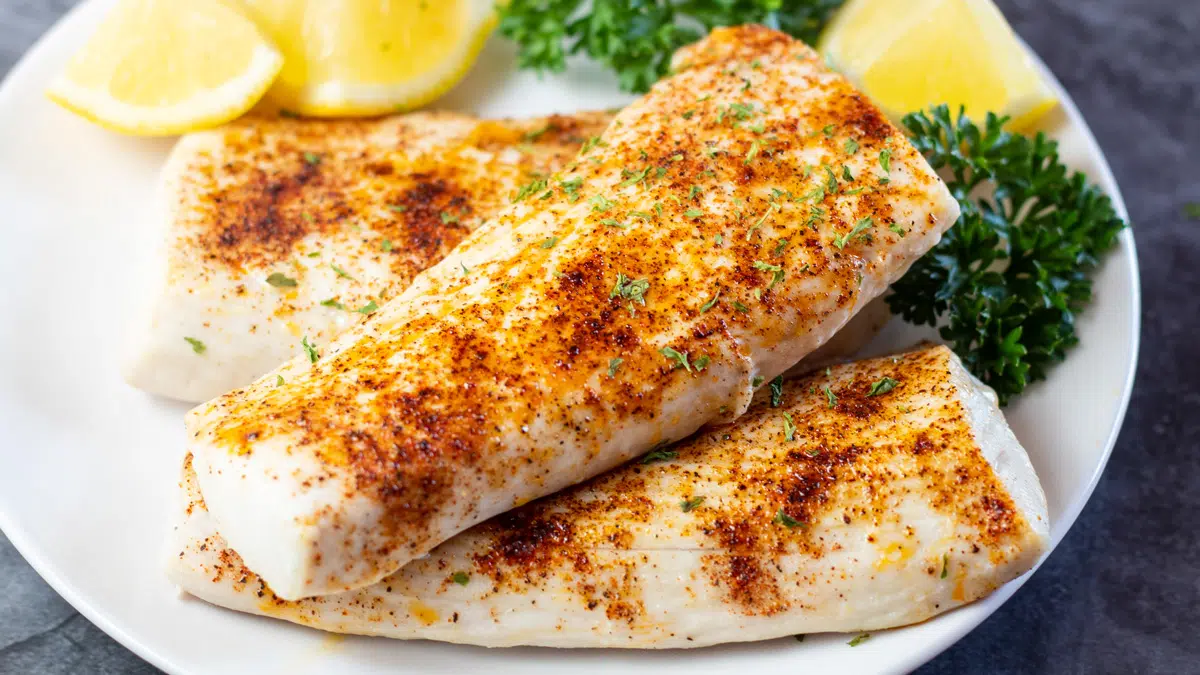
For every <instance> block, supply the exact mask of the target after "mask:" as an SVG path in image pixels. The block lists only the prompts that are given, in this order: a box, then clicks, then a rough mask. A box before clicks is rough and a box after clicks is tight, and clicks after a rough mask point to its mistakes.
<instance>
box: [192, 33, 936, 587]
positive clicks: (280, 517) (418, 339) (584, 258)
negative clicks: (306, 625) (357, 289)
mask: <svg viewBox="0 0 1200 675" xmlns="http://www.w3.org/2000/svg"><path fill="white" fill-rule="evenodd" d="M675 65H676V67H677V70H678V73H677V74H676V75H674V76H672V77H670V78H669V79H666V80H664V81H662V82H660V83H659V84H657V85H655V87H654V88H653V89H652V90H651V92H650V93H649V94H648V95H646V96H645V97H644V98H642V99H641V100H639V101H637V102H635V103H634V104H632V105H631V106H629V107H628V108H626V109H625V110H623V111H622V112H620V113H618V114H617V116H616V118H615V120H614V121H613V123H612V124H610V125H609V127H608V129H607V130H606V131H605V132H604V134H603V135H602V136H601V138H600V139H599V140H598V141H597V142H595V143H588V144H586V145H585V152H584V153H583V156H582V158H581V159H580V161H579V162H578V163H577V165H575V166H572V167H568V170H566V171H564V172H563V173H560V174H558V175H555V176H553V177H551V178H550V179H548V180H545V181H544V182H543V181H537V182H534V183H532V184H530V185H528V186H526V187H524V188H523V189H522V190H520V191H519V192H518V194H517V199H516V203H514V204H513V205H511V206H510V207H509V208H507V209H504V210H503V211H501V212H500V213H499V214H498V215H497V216H496V217H495V218H494V219H492V220H490V221H489V222H488V224H487V225H485V226H483V227H481V228H479V229H478V230H476V231H475V232H474V233H473V234H472V235H470V236H469V237H468V238H467V239H466V240H464V242H463V243H462V244H461V245H460V246H459V247H458V248H456V249H455V250H454V251H452V252H451V253H450V254H449V255H448V257H447V258H445V259H444V260H443V261H442V262H441V263H439V264H437V265H435V266H434V267H432V268H430V269H429V270H427V271H426V272H424V273H422V274H420V275H418V276H417V278H416V279H415V280H414V281H413V284H412V285H411V286H410V287H409V288H408V289H407V290H406V291H404V292H403V293H402V294H401V295H400V296H399V297H398V298H396V299H394V300H392V301H391V302H388V303H387V304H385V305H383V306H382V307H381V308H380V309H379V310H378V311H377V312H375V313H374V314H372V315H371V316H370V317H369V319H368V320H367V321H365V322H363V323H361V324H359V325H358V326H355V327H354V328H351V329H350V330H348V331H346V332H344V333H342V334H341V335H340V336H338V337H337V338H335V339H334V340H333V341H332V342H330V343H329V344H321V343H320V342H319V341H311V340H307V339H306V340H304V344H306V345H308V346H309V349H308V354H307V357H300V358H297V359H293V360H292V361H290V362H288V363H286V364H284V365H283V366H282V367H280V368H279V369H277V370H275V371H272V372H271V373H269V374H267V375H266V376H264V377H262V378H260V379H259V380H257V381H256V382H254V383H253V384H251V385H250V386H248V387H245V388H242V389H239V390H235V391H233V392H230V393H229V394H226V395H224V396H222V397H220V398H217V399H215V400H213V401H210V402H208V403H206V404H204V405H201V406H199V407H197V408H196V409H195V410H193V411H192V412H191V413H189V415H188V420H187V428H188V436H189V450H190V451H191V452H192V453H193V455H194V466H195V469H196V477H197V481H198V483H199V485H200V488H201V491H202V493H203V495H204V498H205V501H206V503H207V505H208V509H209V512H210V514H211V515H212V517H213V518H214V520H215V522H216V524H217V526H218V529H219V531H220V532H221V534H222V535H223V536H224V537H225V539H226V540H227V541H228V542H229V544H230V545H231V546H232V547H233V548H234V549H235V550H237V551H238V553H239V554H240V555H241V556H242V558H243V559H244V560H245V562H246V564H247V566H248V567H249V568H250V569H253V570H254V571H255V572H257V573H258V574H259V575H260V576H261V577H262V578H264V579H265V580H266V582H267V583H268V584H269V585H270V586H271V588H272V590H273V591H274V592H275V594H276V595H278V596H279V597H281V598H284V599H298V598H302V597H308V596H313V595H320V594H326V593H335V592H341V591H345V590H348V589H353V588H357V587H361V586H365V585H368V584H371V583H374V582H375V581H378V580H379V579H381V578H383V577H385V576H387V575H388V574H391V573H392V572H394V571H396V570H397V569H399V568H400V566H401V565H403V564H405V563H407V562H408V561H410V560H412V559H413V558H416V557H418V556H421V555H423V554H425V553H427V552H428V551H429V550H431V549H432V548H433V547H434V546H436V545H437V544H439V543H441V542H442V541H445V540H446V539H448V538H449V537H450V536H452V535H454V534H456V533H457V532H460V531H462V530H464V529H466V528H468V527H470V526H472V525H474V524H476V523H479V522H482V521H484V520H486V519H488V518H490V517H492V516H494V515H496V514H498V513H500V512H503V511H506V510H509V509H511V508H513V507H514V506H519V505H521V504H523V503H525V502H528V501H530V500H532V499H536V498H537V497H540V496H543V495H546V494H549V493H552V492H555V491H557V490H560V489H562V488H564V487H566V486H568V485H573V484H575V483H579V482H581V481H583V480H584V479H586V478H589V477H591V476H594V475H596V474H599V473H601V472H603V471H606V470H608V469H610V468H612V467H614V466H616V465H618V464H620V463H621V462H624V461H625V460H627V459H629V458H630V457H633V456H635V455H638V454H641V453H643V452H645V451H646V450H647V449H649V448H650V447H652V446H654V445H656V444H658V443H661V442H665V441H674V440H678V439H680V438H683V437H685V436H688V435H690V434H691V433H692V432H694V431H695V430H696V429H698V428H699V427H700V426H701V425H703V424H704V423H706V422H710V421H713V420H732V419H734V418H736V417H738V416H739V415H741V414H742V413H744V412H745V410H746V408H747V406H749V404H750V399H751V397H752V395H753V392H754V390H755V389H756V388H757V387H758V386H760V385H761V384H762V383H763V382H765V381H768V380H770V379H772V378H773V377H775V376H776V375H778V374H780V373H782V372H783V371H784V370H786V369H788V368H789V367H791V366H793V365H794V364H795V363H796V362H798V361H799V360H800V359H801V358H803V357H804V356H805V355H806V354H808V353H809V352H811V351H813V350H814V349H816V348H817V347H819V346H820V345H821V344H822V343H824V342H825V341H826V340H827V339H828V338H829V337H830V336H831V335H833V334H834V333H836V332H837V331H838V329H840V328H841V327H842V326H843V325H844V324H845V323H846V321H847V320H848V319H849V318H850V317H851V316H853V315H854V313H855V312H856V311H857V310H858V309H859V308H861V307H862V306H863V305H864V304H865V303H867V302H868V301H870V300H871V299H872V298H874V297H875V296H877V295H878V294H879V293H880V292H882V291H883V289H885V288H886V287H887V285H888V284H889V283H890V282H891V281H893V280H895V279H896V278H898V277H899V276H900V275H901V274H903V272H904V271H905V270H906V269H907V268H908V267H909V265H910V264H911V263H912V262H913V261H914V260H916V259H917V258H918V257H919V256H921V255H922V254H924V253H925V252H926V251H927V250H929V248H930V247H932V246H933V245H934V244H935V243H936V242H937V241H938V239H939V237H940V236H941V234H942V232H943V231H944V230H945V229H946V228H947V227H949V226H950V224H951V223H953V222H954V220H955V218H956V217H957V215H958V207H957V203H956V202H955V200H954V199H953V198H952V197H951V195H950V194H949V192H948V191H947V189H946V187H945V185H944V184H943V183H942V182H941V181H940V180H939V179H938V178H937V176H936V175H935V174H934V173H933V172H932V171H931V170H930V168H929V166H928V165H927V164H926V163H925V161H924V159H923V158H922V157H921V155H920V154H919V153H918V152H917V151H916V150H914V149H913V148H912V147H911V146H910V145H909V144H908V142H907V140H906V139H905V138H904V136H903V135H902V134H901V133H900V132H899V131H897V130H896V129H895V128H894V127H893V126H891V124H889V123H888V122H887V120H886V119H885V117H884V116H883V114H882V113H880V112H879V110H877V109H876V108H875V107H874V106H873V105H872V104H871V103H870V102H868V101H867V99H866V98H865V97H863V96H862V95H860V94H858V93H857V92H856V91H854V89H853V88H852V87H851V86H850V85H849V84H848V83H847V82H846V80H845V79H844V78H842V77H841V76H840V75H837V74H836V73H833V72H831V71H829V70H827V69H826V68H825V67H824V65H823V63H822V62H821V59H820V57H819V56H818V55H817V54H816V53H815V52H813V51H812V50H811V49H809V48H808V47H806V46H804V45H803V44H801V43H799V42H796V41H794V40H792V39H790V38H788V37H787V36H785V35H784V34H782V33H778V32H775V31H770V30H767V29H765V28H761V27H742V28H734V29H723V30H718V31H715V32H714V33H713V34H712V35H711V36H710V37H708V38H706V39H704V40H702V41H700V42H698V43H696V44H695V45H692V46H690V47H688V48H685V49H684V50H682V51H681V53H680V54H679V55H678V57H677V60H676V62H675Z"/></svg>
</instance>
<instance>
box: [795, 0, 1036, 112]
mask: <svg viewBox="0 0 1200 675" xmlns="http://www.w3.org/2000/svg"><path fill="white" fill-rule="evenodd" d="M818 48H819V49H820V51H821V52H822V53H823V54H825V55H826V58H828V59H829V61H830V63H831V64H832V65H833V66H834V67H835V68H837V69H838V70H840V71H841V72H842V73H843V74H845V75H847V76H848V77H849V78H850V79H851V80H852V81H854V82H855V83H856V84H857V85H858V86H859V87H860V88H861V89H862V90H863V91H864V92H866V94H867V95H868V96H870V97H871V98H872V100H874V101H875V102H876V103H877V104H879V105H880V106H881V107H883V108H884V110H886V111H887V112H888V114H889V115H890V116H892V117H893V118H896V119H898V118H900V117H902V116H904V115H905V114H907V113H910V112H914V111H918V110H923V109H925V108H927V107H929V106H930V105H936V104H939V103H946V104H949V106H950V108H951V110H955V111H956V110H957V109H958V107H959V106H965V107H966V112H967V114H968V115H970V116H971V117H972V118H975V119H982V118H983V116H984V115H986V114H987V113H988V112H995V113H997V114H1000V115H1009V116H1011V117H1012V118H1013V119H1012V121H1011V122H1010V123H1009V126H1010V127H1011V128H1014V129H1017V130H1021V129H1027V128H1029V127H1030V126H1032V125H1033V124H1035V123H1036V122H1037V120H1038V119H1039V118H1041V117H1042V115H1044V114H1045V113H1046V112H1047V111H1049V110H1050V109H1051V108H1052V107H1053V106H1054V105H1055V103H1056V100H1055V98H1054V95H1053V93H1051V92H1050V90H1049V88H1048V87H1047V86H1046V85H1045V83H1044V82H1043V81H1042V78H1041V76H1040V74H1039V72H1038V70H1037V68H1036V67H1035V66H1034V64H1033V62H1032V61H1031V60H1030V58H1029V55H1028V54H1027V53H1026V51H1025V49H1024V48H1023V47H1022V46H1021V44H1020V42H1019V41H1018V40H1017V37H1016V35H1015V34H1014V33H1013V31H1012V28H1011V27H1009V25H1008V22H1007V21H1005V19H1004V15H1003V14H1001V13H1000V10H999V9H997V8H996V6H995V5H994V4H992V2H991V0H906V1H905V2H896V1H895V0H850V1H849V2H847V3H846V5H845V6H844V7H842V9H841V10H839V12H838V14H837V15H836V16H835V17H834V19H833V21H832V22H831V23H830V24H829V26H828V27H827V28H826V29H825V32H824V33H822V35H821V40H820V43H819V45H818Z"/></svg>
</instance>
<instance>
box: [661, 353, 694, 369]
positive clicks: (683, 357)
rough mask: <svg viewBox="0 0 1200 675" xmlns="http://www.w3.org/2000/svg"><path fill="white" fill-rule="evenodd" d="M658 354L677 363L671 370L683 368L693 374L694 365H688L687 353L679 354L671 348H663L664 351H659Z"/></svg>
mask: <svg viewBox="0 0 1200 675" xmlns="http://www.w3.org/2000/svg"><path fill="white" fill-rule="evenodd" d="M658 353H659V354H662V355H663V356H665V357H667V358H668V359H670V360H671V361H674V362H675V366H674V367H673V368H671V370H675V369H676V368H683V369H684V370H686V371H688V372H689V373H690V372H692V364H691V363H688V356H687V353H686V352H679V351H676V350H675V349H673V348H671V347H663V348H662V349H660V350H658Z"/></svg>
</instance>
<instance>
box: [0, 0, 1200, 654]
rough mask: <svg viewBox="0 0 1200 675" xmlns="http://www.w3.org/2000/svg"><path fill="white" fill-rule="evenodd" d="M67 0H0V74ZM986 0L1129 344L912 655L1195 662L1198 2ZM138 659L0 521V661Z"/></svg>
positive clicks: (1199, 393) (1199, 451) (1198, 578)
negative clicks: (1080, 462)
mask: <svg viewBox="0 0 1200 675" xmlns="http://www.w3.org/2000/svg"><path fill="white" fill-rule="evenodd" d="M897 1H899V0H897ZM72 4H74V3H73V2H72V1H71V0H0V74H3V73H5V72H7V71H8V69H9V68H10V67H11V66H12V64H13V63H15V61H16V60H17V58H19V57H20V55H21V54H22V53H23V52H24V51H25V50H26V49H27V48H28V47H29V45H30V44H31V43H32V42H33V40H35V39H36V38H37V37H38V35H40V34H41V33H42V32H43V31H44V30H45V29H46V28H47V27H48V26H49V25H50V24H51V23H52V22H53V21H54V20H55V19H56V18H57V17H58V16H60V15H61V14H62V12H64V11H65V10H66V9H67V8H68V7H69V6H71V5H72ZM999 4H1000V5H1001V7H1002V8H1003V9H1004V11H1005V13H1006V14H1007V15H1008V17H1009V19H1010V20H1011V21H1012V23H1013V25H1014V27H1015V28H1016V29H1017V32H1019V33H1020V34H1021V35H1022V36H1023V37H1024V38H1025V39H1026V41H1028V42H1029V43H1030V44H1031V45H1033V47H1034V48H1035V49H1036V50H1037V51H1038V53H1039V54H1041V56H1042V57H1043V58H1044V59H1045V60H1046V62H1047V63H1049V64H1050V67H1051V68H1053V70H1054V71H1055V73H1057V74H1058V76H1059V78H1060V79H1062V81H1063V83H1064V84H1065V85H1066V87H1067V89H1068V90H1069V91H1070V92H1071V95H1072V96H1073V97H1074V98H1075V100H1076V102H1077V103H1078V104H1079V107H1080V108H1081V109H1082V110H1083V113H1084V115H1085V116H1086V117H1087V119H1088V122H1089V123H1090V124H1091V125H1092V128H1093V129H1094V130H1095V132H1096V136H1097V137H1098V138H1099V140H1100V144H1101V145H1102V146H1103V147H1104V151H1105V152H1106V153H1107V154H1108V158H1109V161H1110V162H1111V163H1112V166H1113V170H1114V171H1115V173H1116V176H1117V180H1118V181H1119V182H1120V184H1121V187H1122V189H1123V191H1124V194H1125V199H1126V201H1127V202H1128V204H1129V210H1130V213H1131V216H1132V219H1133V222H1134V228H1135V234H1136V238H1137V243H1138V247H1139V250H1140V255H1141V266H1142V284H1143V289H1144V294H1145V295H1144V304H1145V314H1144V316H1143V318H1142V326H1143V331H1144V332H1143V336H1142V340H1143V342H1142V345H1143V348H1142V352H1141V363H1140V366H1139V369H1138V380H1137V387H1136V389H1135V391H1134V397H1133V403H1132V405H1131V406H1130V410H1129V417H1128V418H1127V420H1126V423H1125V428H1124V430H1123V432H1122V433H1121V437H1120V440H1119V441H1118V443H1117V447H1116V450H1115V452H1114V453H1113V457H1112V461H1111V462H1110V463H1109V466H1108V470H1107V471H1106V473H1105V474H1104V477H1103V478H1102V479H1101V481H1100V484H1099V486H1098V487H1097V489H1096V494H1095V496H1094V497H1093V498H1092V500H1091V502H1090V503H1089V504H1088V506H1087V508H1086V509H1084V512H1083V515H1082V516H1081V517H1080V519H1079V521H1078V522H1077V523H1076V524H1075V527H1074V528H1073V529H1072V530H1071V532H1070V534H1068V535H1067V538H1066V540H1065V541H1064V542H1063V544H1062V545H1061V546H1060V547H1059V548H1058V550H1057V551H1055V553H1054V555H1052V556H1051V557H1050V559H1049V560H1048V561H1047V562H1046V564H1045V565H1044V566H1043V567H1042V569H1041V571H1039V572H1038V573H1037V575H1035V576H1034V577H1033V579H1031V580H1030V581H1029V583H1027V584H1026V585H1025V586H1024V587H1023V588H1022V589H1021V590H1020V591H1019V592H1018V593H1017V594H1016V596H1015V597H1014V598H1013V599H1012V600H1011V601H1009V602H1008V604H1006V605H1005V606H1004V608H1003V609H1001V610H1000V611H999V612H997V613H996V614H995V615H994V616H993V617H992V618H991V619H989V620H988V621H986V622H985V623H984V624H983V625H982V626H980V627H979V629H978V630H976V631H974V632H973V633H972V634H971V635H969V636H968V637H966V638H965V639H963V640H962V641H961V642H959V643H958V644H957V645H955V646H954V647H952V648H951V649H950V650H948V651H947V652H946V653H945V654H943V655H942V656H940V657H939V658H938V659H936V660H935V661H933V662H932V663H930V664H929V665H927V666H926V667H925V668H923V669H922V670H921V671H920V672H921V673H923V674H924V675H935V674H936V675H942V674H949V673H988V674H1008V673H1014V674H1015V673H1089V674H1090V673H1114V674H1126V673H1171V674H1172V675H1174V674H1184V673H1200V638H1197V637H1196V626H1197V624H1200V540H1198V537H1197V532H1198V531H1200V529H1198V526H1197V523H1200V490H1198V489H1196V488H1195V487H1194V486H1196V485H1200V414H1198V411H1200V388H1198V387H1197V384H1196V383H1197V382H1200V358H1198V357H1200V348H1198V347H1197V345H1198V344H1200V340H1198V338H1197V335H1200V313H1198V312H1197V306H1198V303H1197V301H1196V295H1197V293H1200V222H1198V221H1196V220H1189V219H1188V218H1186V217H1185V216H1184V215H1183V208H1184V205H1185V204H1186V203H1189V202H1198V203H1200V180H1198V179H1197V176H1200V160H1198V159H1197V158H1200V37H1197V36H1200V2H1196V1H1195V0H1000V3H999ZM1189 411H1190V413H1189ZM151 672H155V671H154V669H153V668H151V667H150V666H148V665H146V664H145V663H143V662H142V661H141V660H139V659H138V658H137V657H136V656H134V655H133V654H131V653H129V652H127V651H125V650H124V649H123V648H122V647H120V646H119V645H117V644H116V643H115V642H113V640H112V639H110V638H109V637H107V636H106V635H104V634H103V633H102V632H100V630H98V629H97V628H95V627H94V626H93V625H92V624H91V623H89V622H88V621H87V620H86V619H84V618H83V617H81V616H79V615H77V614H75V612H74V611H73V610H72V609H71V608H70V607H69V606H68V605H67V604H66V603H65V602H64V601H63V600H62V599H61V598H59V597H58V595H56V594H55V593H54V591H52V590H51V589H50V588H49V587H48V586H46V585H45V584H44V583H43V582H42V581H41V580H40V579H39V578H38V576H37V575H36V574H35V573H34V572H33V570H31V569H30V568H29V567H28V565H26V564H25V563H24V561H22V560H21V558H20V556H19V555H18V554H17V553H16V552H15V551H14V550H13V549H12V547H11V546H10V545H9V543H8V541H7V540H6V539H4V538H3V536H0V673H30V674H35V675H40V674H43V673H46V674H49V673H151Z"/></svg>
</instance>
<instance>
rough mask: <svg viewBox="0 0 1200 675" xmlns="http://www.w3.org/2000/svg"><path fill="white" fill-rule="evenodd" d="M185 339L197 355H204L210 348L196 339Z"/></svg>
mask: <svg viewBox="0 0 1200 675" xmlns="http://www.w3.org/2000/svg"><path fill="white" fill-rule="evenodd" d="M183 339H184V340H187V343H188V344H189V345H191V346H192V351H193V352H195V353H197V354H203V353H204V352H205V350H207V349H208V347H206V346H204V343H203V342H201V341H199V340H197V339H196V338H193V337H185V338H183Z"/></svg>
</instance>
